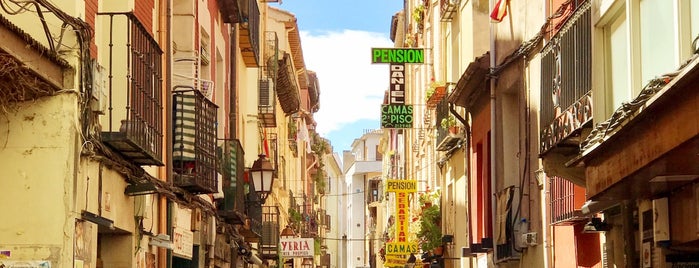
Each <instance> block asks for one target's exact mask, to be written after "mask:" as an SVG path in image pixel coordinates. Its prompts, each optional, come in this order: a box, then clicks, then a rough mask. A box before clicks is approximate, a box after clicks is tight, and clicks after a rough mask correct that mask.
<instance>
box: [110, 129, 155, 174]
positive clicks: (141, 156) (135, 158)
mask: <svg viewBox="0 0 699 268" xmlns="http://www.w3.org/2000/svg"><path fill="white" fill-rule="evenodd" d="M102 141H103V142H104V143H106V144H107V145H108V146H109V147H111V148H112V149H114V150H116V151H117V152H119V153H120V154H121V155H123V156H124V157H125V158H126V159H129V160H131V161H132V162H133V163H134V164H137V165H142V166H163V165H164V164H163V162H162V161H161V160H160V159H158V157H156V156H154V155H152V154H151V153H150V152H148V151H147V150H145V149H143V148H141V146H139V145H138V144H136V143H135V142H133V141H132V140H131V139H129V138H128V137H127V136H126V134H125V133H123V132H102Z"/></svg>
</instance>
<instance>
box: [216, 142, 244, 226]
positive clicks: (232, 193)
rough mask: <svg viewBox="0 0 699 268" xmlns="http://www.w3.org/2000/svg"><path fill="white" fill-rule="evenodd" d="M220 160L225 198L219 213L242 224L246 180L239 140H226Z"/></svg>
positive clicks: (220, 149) (221, 148) (231, 220)
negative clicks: (244, 178) (241, 216)
mask: <svg viewBox="0 0 699 268" xmlns="http://www.w3.org/2000/svg"><path fill="white" fill-rule="evenodd" d="M219 151H220V152H219V155H220V157H219V159H220V163H221V174H223V185H222V187H221V188H222V189H223V193H224V198H223V200H222V201H221V202H223V203H222V204H219V206H218V207H219V208H220V209H221V211H219V213H220V214H221V215H222V216H223V217H224V218H226V219H227V220H229V222H232V223H237V224H242V219H241V218H240V217H239V215H242V214H243V212H244V211H245V206H244V200H245V199H244V194H245V192H244V183H245V182H244V180H243V173H244V169H245V159H244V157H245V152H244V151H243V147H242V146H241V144H240V141H239V140H237V139H233V140H226V141H224V142H223V145H222V146H221V147H219Z"/></svg>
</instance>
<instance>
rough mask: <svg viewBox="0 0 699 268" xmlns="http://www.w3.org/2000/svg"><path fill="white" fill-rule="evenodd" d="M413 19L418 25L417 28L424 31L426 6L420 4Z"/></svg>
mask: <svg viewBox="0 0 699 268" xmlns="http://www.w3.org/2000/svg"><path fill="white" fill-rule="evenodd" d="M412 17H413V20H415V23H416V24H417V28H418V29H419V30H422V29H423V25H424V24H423V23H424V17H425V5H423V4H419V5H417V6H416V7H415V8H413V13H412Z"/></svg>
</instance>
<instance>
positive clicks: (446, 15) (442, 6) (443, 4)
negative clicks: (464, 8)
mask: <svg viewBox="0 0 699 268" xmlns="http://www.w3.org/2000/svg"><path fill="white" fill-rule="evenodd" d="M460 4H461V0H439V10H440V12H441V14H442V19H441V21H443V22H450V21H452V19H453V18H454V15H455V14H456V11H458V10H459V5H460Z"/></svg>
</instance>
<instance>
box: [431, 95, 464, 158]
mask: <svg viewBox="0 0 699 268" xmlns="http://www.w3.org/2000/svg"><path fill="white" fill-rule="evenodd" d="M435 112H436V117H435V119H437V120H436V121H435V128H436V131H437V151H448V150H450V149H452V148H454V146H456V145H457V144H458V142H459V140H460V139H462V138H463V137H462V133H461V128H460V127H459V126H460V123H458V121H457V120H456V118H455V117H454V115H452V114H451V112H450V111H449V102H448V100H447V99H446V98H444V99H442V100H441V101H440V102H439V104H437V107H436V109H435ZM445 121H447V122H449V123H447V122H445Z"/></svg>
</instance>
